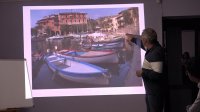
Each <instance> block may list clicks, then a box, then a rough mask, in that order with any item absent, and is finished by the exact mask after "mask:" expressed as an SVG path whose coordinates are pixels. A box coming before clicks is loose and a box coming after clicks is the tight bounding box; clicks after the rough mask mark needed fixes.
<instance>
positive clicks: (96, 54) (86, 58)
mask: <svg viewBox="0 0 200 112" xmlns="http://www.w3.org/2000/svg"><path fill="white" fill-rule="evenodd" d="M59 55H60V56H63V57H66V58H70V59H74V60H77V61H82V62H87V63H118V62H119V57H118V52H117V51H113V50H100V51H71V50H64V51H60V52H59Z"/></svg>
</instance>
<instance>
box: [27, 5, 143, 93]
mask: <svg viewBox="0 0 200 112" xmlns="http://www.w3.org/2000/svg"><path fill="white" fill-rule="evenodd" d="M124 7H138V9H139V10H138V11H139V26H140V27H139V31H140V34H141V32H142V30H143V29H144V28H145V22H144V5H143V3H133V4H105V5H58V6H23V33H24V34H23V35H24V58H25V59H26V60H27V66H28V73H29V77H30V81H31V88H32V72H31V70H32V64H31V63H32V61H31V39H30V38H31V30H30V29H31V22H30V20H31V19H30V18H31V17H30V11H31V10H33V9H34V10H40V9H85V8H88V9H92V8H124ZM144 54H145V51H144V50H142V49H141V62H143V60H144V57H143V56H144ZM141 66H142V65H141ZM128 94H145V89H144V84H143V85H142V86H134V87H98V88H70V89H32V96H33V97H59V96H93V95H128Z"/></svg>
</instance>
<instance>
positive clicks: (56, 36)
mask: <svg viewBox="0 0 200 112" xmlns="http://www.w3.org/2000/svg"><path fill="white" fill-rule="evenodd" d="M63 38H64V36H61V35H55V36H51V37H49V38H46V41H48V40H55V39H63Z"/></svg>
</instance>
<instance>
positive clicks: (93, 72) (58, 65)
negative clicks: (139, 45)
mask: <svg viewBox="0 0 200 112" xmlns="http://www.w3.org/2000/svg"><path fill="white" fill-rule="evenodd" d="M46 62H47V64H48V66H49V68H50V69H51V70H52V71H53V72H55V73H56V74H58V75H60V76H61V77H63V78H65V79H67V80H71V81H75V82H80V83H88V84H97V85H108V84H109V78H110V74H109V72H108V70H107V69H104V68H101V67H98V66H96V65H92V64H89V63H85V62H80V61H76V60H72V59H69V58H64V57H61V56H57V55H55V54H54V55H50V56H48V57H46Z"/></svg>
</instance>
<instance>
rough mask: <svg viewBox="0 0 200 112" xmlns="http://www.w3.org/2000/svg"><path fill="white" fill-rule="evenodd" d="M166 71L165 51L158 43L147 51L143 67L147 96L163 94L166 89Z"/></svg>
mask: <svg viewBox="0 0 200 112" xmlns="http://www.w3.org/2000/svg"><path fill="white" fill-rule="evenodd" d="M163 71H164V49H163V48H162V47H161V45H160V44H159V43H158V42H157V43H156V44H155V45H154V46H153V47H152V48H151V49H149V50H147V51H146V54H145V60H144V63H143V67H142V78H143V81H144V86H145V89H146V94H154V95H155V94H162V93H163V92H164V89H165V83H166V76H165V75H164V73H163Z"/></svg>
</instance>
